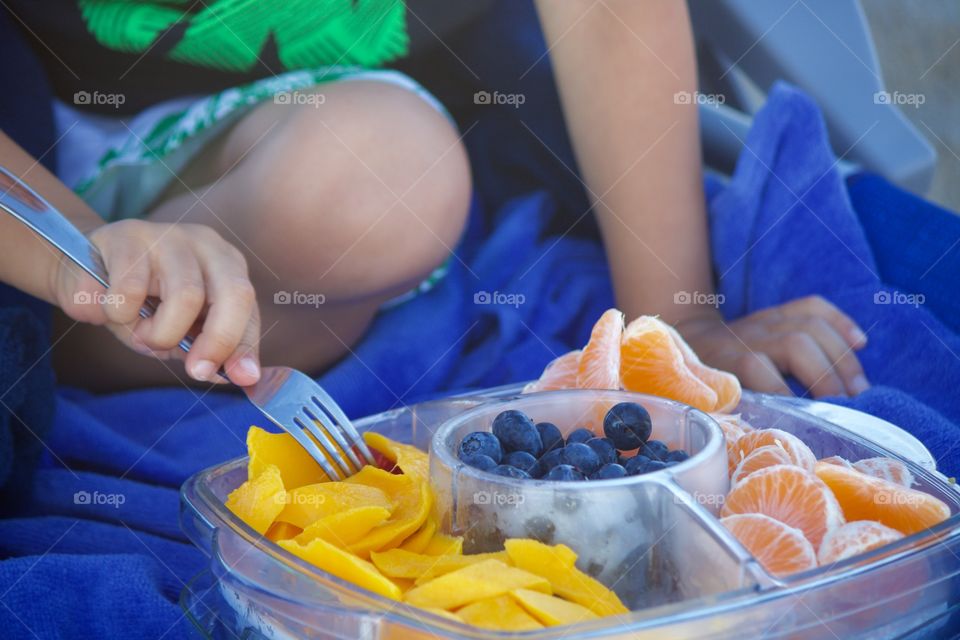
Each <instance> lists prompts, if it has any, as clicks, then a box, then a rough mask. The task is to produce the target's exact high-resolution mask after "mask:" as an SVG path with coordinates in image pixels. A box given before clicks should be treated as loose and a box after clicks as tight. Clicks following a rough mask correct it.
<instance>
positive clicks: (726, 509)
mask: <svg viewBox="0 0 960 640" xmlns="http://www.w3.org/2000/svg"><path fill="white" fill-rule="evenodd" d="M824 466H826V467H830V468H836V469H840V468H841V467H835V466H834V465H824ZM741 513H762V514H764V515H767V516H770V517H771V518H773V519H775V520H779V521H780V522H783V523H784V524H788V525H790V526H791V527H795V528H797V529H800V531H802V532H803V535H804V536H805V537H806V538H807V540H809V541H810V543H811V544H813V546H814V548H816V547H819V546H820V542H821V540H823V536H824V535H826V534H827V533H828V532H829V531H832V530H834V529H836V528H837V527H839V526H840V525H842V524H843V523H844V516H843V511H842V510H841V508H840V504H839V503H838V502H837V498H835V497H834V495H833V492H832V491H831V490H830V487H828V486H827V485H826V484H824V482H823V481H822V480H820V479H819V478H818V477H817V476H816V475H814V474H813V473H811V472H809V471H806V470H804V469H801V468H800V467H797V466H793V465H776V466H773V467H767V468H766V469H760V470H759V471H755V472H753V473H751V474H750V475H749V476H747V477H746V478H744V479H743V480H742V481H741V482H740V483H739V484H738V485H737V486H735V487H734V488H733V489H731V491H730V493H728V494H727V499H726V501H725V503H724V505H723V509H722V510H721V513H720V514H721V516H723V517H727V516H732V515H736V514H741Z"/></svg>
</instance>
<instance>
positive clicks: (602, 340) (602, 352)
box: [577, 309, 623, 389]
mask: <svg viewBox="0 0 960 640" xmlns="http://www.w3.org/2000/svg"><path fill="white" fill-rule="evenodd" d="M622 337H623V313H622V312H621V311H620V310H618V309H608V310H606V311H605V312H604V313H603V315H602V316H600V319H599V320H597V323H596V324H595V325H593V331H591V332H590V340H589V342H587V346H585V347H584V348H583V352H582V353H581V354H580V363H579V365H578V367H577V388H579V389H619V388H620V340H621V338H622Z"/></svg>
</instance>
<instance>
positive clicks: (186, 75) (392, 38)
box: [5, 0, 490, 114]
mask: <svg viewBox="0 0 960 640" xmlns="http://www.w3.org/2000/svg"><path fill="white" fill-rule="evenodd" d="M489 3H490V0H460V1H456V0H406V2H404V0H7V1H6V3H5V6H6V7H7V10H8V11H9V12H10V13H11V14H12V16H13V21H14V22H15V23H17V24H20V25H21V27H22V29H23V30H24V33H25V34H27V35H28V37H29V38H30V40H31V42H32V45H33V48H34V50H35V51H36V53H37V54H38V56H39V57H40V59H41V62H42V63H43V66H44V69H45V71H46V73H47V76H48V78H49V80H50V82H51V84H52V86H53V89H54V92H55V93H56V95H57V97H59V98H60V99H61V100H63V101H65V102H67V103H72V104H77V106H79V107H82V108H85V109H89V110H92V111H101V112H104V113H110V114H117V113H134V112H136V111H139V110H141V109H143V108H145V107H148V106H150V105H151V104H155V103H157V102H160V101H162V100H165V99H168V98H172V97H176V96H182V95H189V94H201V93H212V92H216V91H219V90H222V89H225V88H227V87H232V86H237V85H241V84H244V83H246V82H250V81H253V80H256V79H259V78H263V77H269V76H273V75H278V74H280V73H283V72H284V71H288V70H292V69H302V68H314V67H321V66H327V65H334V64H338V65H361V66H365V67H384V66H389V65H390V64H391V63H393V62H396V61H398V60H399V59H401V58H403V57H405V56H408V55H413V54H418V53H420V52H425V51H429V50H430V49H431V48H433V47H435V46H437V45H439V43H440V41H441V40H442V39H443V38H445V37H448V36H449V34H450V33H451V32H453V31H454V30H456V29H457V28H459V27H460V26H462V25H464V24H465V23H467V22H468V21H470V20H471V19H472V18H474V17H475V16H477V15H478V14H479V13H481V12H482V11H484V10H485V9H486V8H487V6H488V4H489ZM84 94H86V95H95V94H96V95H99V96H110V95H123V103H122V104H120V105H119V107H118V105H117V104H116V102H115V101H114V102H111V103H106V102H98V101H96V100H83V99H80V100H77V99H75V96H77V95H84Z"/></svg>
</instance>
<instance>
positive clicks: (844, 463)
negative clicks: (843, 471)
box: [820, 456, 853, 469]
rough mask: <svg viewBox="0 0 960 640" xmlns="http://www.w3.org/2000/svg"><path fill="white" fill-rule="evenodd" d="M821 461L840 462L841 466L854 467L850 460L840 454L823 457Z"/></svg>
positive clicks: (828, 462) (825, 462)
mask: <svg viewBox="0 0 960 640" xmlns="http://www.w3.org/2000/svg"><path fill="white" fill-rule="evenodd" d="M820 462H823V463H824V464H838V465H840V466H841V467H847V468H848V469H851V468H853V465H852V464H850V461H849V460H847V459H846V458H843V457H840V456H830V457H829V458H821V459H820Z"/></svg>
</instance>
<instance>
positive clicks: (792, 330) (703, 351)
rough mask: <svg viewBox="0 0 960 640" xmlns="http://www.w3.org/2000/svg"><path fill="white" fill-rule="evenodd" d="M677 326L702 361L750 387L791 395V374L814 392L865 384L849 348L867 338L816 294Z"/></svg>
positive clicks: (848, 390) (854, 389)
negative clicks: (737, 315) (732, 318)
mask: <svg viewBox="0 0 960 640" xmlns="http://www.w3.org/2000/svg"><path fill="white" fill-rule="evenodd" d="M677 330H678V331H680V333H681V334H682V335H683V337H684V339H686V340H687V342H689V343H690V345H691V346H692V347H693V349H694V350H695V351H696V352H697V354H699V355H700V357H701V358H703V360H704V362H706V363H707V364H709V365H711V366H713V367H718V368H720V369H724V370H726V371H731V372H733V373H735V374H736V375H737V377H739V378H740V381H741V383H742V384H743V385H744V386H745V387H748V388H750V389H754V390H756V391H762V392H767V393H781V394H787V395H792V393H791V391H790V389H789V387H787V384H786V383H785V382H784V379H783V375H781V374H790V375H792V376H794V377H795V378H796V379H797V380H799V381H800V383H801V384H803V385H804V386H805V387H806V388H808V389H810V390H811V391H812V392H813V394H814V396H816V397H820V396H828V395H840V396H845V395H855V394H858V393H860V392H861V391H865V390H866V389H867V388H869V386H870V385H869V383H868V382H867V379H866V376H864V374H863V368H862V367H861V366H860V361H859V360H858V359H857V356H856V354H855V353H854V352H855V351H857V350H860V349H862V348H863V347H864V346H865V345H866V343H867V337H866V335H865V334H864V333H863V331H862V330H861V329H860V328H859V327H858V326H857V325H856V323H855V322H854V321H853V320H851V319H850V318H849V317H848V316H847V315H846V314H844V313H843V312H842V311H840V310H839V309H837V308H836V307H835V306H833V305H832V304H830V303H829V302H827V301H826V300H824V299H823V298H821V297H819V296H811V297H809V298H801V299H799V300H793V301H791V302H788V303H786V304H783V305H780V306H779V307H771V308H769V309H764V310H762V311H758V312H756V313H753V314H751V315H749V316H746V317H744V318H740V319H739V320H737V321H735V322H731V323H730V324H726V323H724V322H723V321H722V320H721V319H720V316H719V315H715V316H709V317H705V318H698V319H695V320H689V321H687V322H685V323H680V324H678V325H677Z"/></svg>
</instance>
